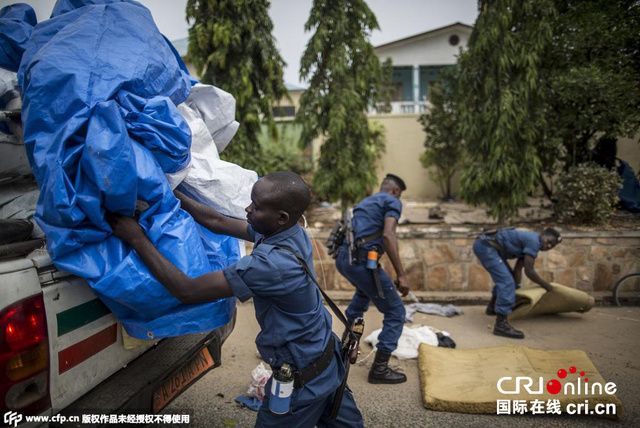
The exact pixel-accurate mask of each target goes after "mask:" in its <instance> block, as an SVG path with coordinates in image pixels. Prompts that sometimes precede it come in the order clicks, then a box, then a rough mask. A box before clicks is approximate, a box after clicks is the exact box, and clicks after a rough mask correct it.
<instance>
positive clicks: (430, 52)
mask: <svg viewBox="0 0 640 428" xmlns="http://www.w3.org/2000/svg"><path fill="white" fill-rule="evenodd" d="M472 29H473V27H472V26H470V25H467V24H462V23H460V22H456V23H455V24H451V25H447V26H445V27H441V28H436V29H435V30H430V31H425V32H424V33H420V34H416V35H413V36H409V37H405V38H403V39H400V40H395V41H393V42H389V43H385V44H384V45H380V46H377V47H376V49H375V51H376V54H377V55H378V57H379V58H380V61H385V60H387V59H388V58H390V59H391V61H392V62H393V86H394V89H393V93H392V104H391V107H392V111H391V112H392V113H395V114H411V113H424V111H425V110H426V106H427V103H428V101H429V96H430V88H431V87H432V85H433V83H434V82H435V81H437V80H438V78H439V77H438V76H439V74H440V72H441V71H442V70H443V69H445V68H448V67H452V66H453V65H454V64H455V63H456V55H457V54H458V53H459V51H460V48H465V47H466V46H467V41H468V39H469V35H470V34H471V30H472Z"/></svg>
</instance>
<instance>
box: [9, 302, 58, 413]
mask: <svg viewBox="0 0 640 428" xmlns="http://www.w3.org/2000/svg"><path fill="white" fill-rule="evenodd" d="M48 407H50V403H49V341H48V335H47V317H46V314H45V311H44V300H43V298H42V295H41V294H40V295H37V296H33V297H28V298H26V299H23V300H21V301H19V302H17V303H14V304H13V305H11V306H9V307H7V308H5V309H4V310H3V311H2V312H0V408H6V409H10V410H21V411H22V412H24V413H31V411H34V412H38V411H41V410H43V409H46V408H48Z"/></svg>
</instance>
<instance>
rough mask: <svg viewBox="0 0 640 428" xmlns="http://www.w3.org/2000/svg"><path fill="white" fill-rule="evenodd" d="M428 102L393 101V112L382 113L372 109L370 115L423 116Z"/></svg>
mask: <svg viewBox="0 0 640 428" xmlns="http://www.w3.org/2000/svg"><path fill="white" fill-rule="evenodd" d="M428 105H429V102H427V101H393V102H392V103H391V111H390V112H388V113H381V112H378V111H377V110H375V109H370V110H369V114H371V115H376V114H422V113H424V112H426V111H427V106H428Z"/></svg>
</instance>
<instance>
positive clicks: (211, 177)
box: [167, 84, 258, 219]
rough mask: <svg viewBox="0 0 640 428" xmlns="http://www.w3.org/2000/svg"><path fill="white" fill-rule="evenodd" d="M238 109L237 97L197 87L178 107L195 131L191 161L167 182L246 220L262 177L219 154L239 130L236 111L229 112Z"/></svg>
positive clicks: (204, 87) (220, 91) (192, 130)
mask: <svg viewBox="0 0 640 428" xmlns="http://www.w3.org/2000/svg"><path fill="white" fill-rule="evenodd" d="M196 88H197V89H196ZM207 97H209V98H207ZM210 104H211V105H210ZM218 104H219V105H218ZM234 108H235V100H233V97H231V95H229V94H228V93H226V92H224V91H222V90H221V89H218V88H215V87H213V86H209V85H201V84H199V85H196V86H194V87H193V90H192V93H191V95H190V96H189V98H188V99H187V100H186V101H185V102H184V103H182V104H180V105H179V106H178V111H179V112H180V114H182V117H184V119H185V121H186V122H187V123H188V124H189V128H191V139H192V141H191V162H190V164H189V165H188V166H187V167H186V168H184V169H183V170H181V171H178V172H176V173H173V174H167V180H168V181H169V184H170V185H171V187H172V188H175V187H177V186H178V185H180V190H181V191H182V192H184V193H185V194H186V195H187V196H189V197H191V198H193V199H195V200H196V201H198V202H201V203H203V204H205V205H208V206H210V207H212V208H214V209H215V210H217V211H219V212H221V213H222V214H225V215H228V216H231V217H235V218H240V219H243V218H245V216H246V214H245V211H244V209H245V208H246V207H247V206H248V205H249V204H250V203H251V188H252V187H253V184H254V183H255V182H256V181H257V180H258V174H256V172H255V171H250V170H247V169H244V168H242V167H240V166H238V165H236V164H233V163H229V162H225V161H223V160H221V159H220V155H219V150H220V147H222V148H224V147H226V146H227V144H228V141H227V140H225V139H226V138H229V139H230V138H231V137H233V134H235V132H236V130H237V126H236V125H234V123H236V124H237V122H235V121H233V111H231V112H230V111H228V109H234ZM210 115H217V116H215V117H212V116H210ZM212 131H213V133H212ZM231 131H233V132H232V133H231ZM229 133H231V134H230V135H229ZM213 135H217V136H218V139H217V140H216V139H215V137H214V136H213ZM220 138H222V143H220V141H221V140H220ZM256 144H258V143H257V142H256Z"/></svg>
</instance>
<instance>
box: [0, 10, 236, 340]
mask: <svg viewBox="0 0 640 428" xmlns="http://www.w3.org/2000/svg"><path fill="white" fill-rule="evenodd" d="M10 8H12V9H6V8H5V9H3V11H2V12H0V33H2V36H1V37H2V41H3V49H2V52H1V53H0V54H1V55H0V66H2V67H3V68H9V66H11V65H12V64H13V65H17V64H19V70H18V80H19V84H20V92H21V95H22V99H23V110H22V118H23V125H24V141H25V146H26V149H27V155H28V157H29V161H30V163H31V167H32V169H33V172H34V175H35V177H36V179H37V181H38V185H39V186H40V190H41V192H40V199H39V201H38V206H37V211H36V220H37V221H38V223H39V224H40V226H41V227H42V229H43V230H44V232H45V234H46V236H47V248H48V250H49V253H50V254H51V257H52V259H53V261H54V263H55V264H56V266H57V267H58V268H60V269H64V270H66V271H69V272H72V273H74V274H76V275H79V276H81V277H83V278H85V279H86V280H87V281H88V282H89V284H90V285H91V287H92V288H93V289H94V290H95V292H96V293H97V295H98V296H99V297H100V298H101V299H102V300H103V302H104V303H105V304H106V305H107V306H108V307H109V308H110V309H111V310H112V311H113V312H114V313H115V314H116V316H117V317H118V319H119V320H120V321H121V322H122V323H123V324H124V326H125V328H126V330H127V332H128V333H129V334H130V335H131V336H133V337H136V338H150V337H153V338H158V337H167V336H176V335H181V334H186V333H195V332H202V331H207V330H212V329H214V328H217V327H219V326H221V325H223V324H226V323H227V322H228V321H229V320H230V319H231V316H232V315H233V311H234V308H235V299H233V298H232V299H222V300H219V301H216V302H212V303H207V304H198V305H183V304H181V303H180V302H179V301H178V300H177V299H175V298H174V297H173V296H172V295H171V294H170V293H169V292H168V291H167V290H166V289H165V288H164V287H163V286H162V285H161V284H160V283H159V282H158V281H157V280H156V279H155V278H154V277H153V276H152V275H151V273H150V272H149V271H148V269H147V268H146V266H145V265H144V263H143V262H142V260H141V259H140V257H139V256H138V255H137V254H136V253H135V252H134V251H132V249H131V248H130V247H129V246H127V245H125V244H123V242H122V241H120V240H119V239H118V238H116V237H115V236H113V235H112V232H111V228H110V226H109V224H108V223H107V222H106V220H105V210H109V211H113V212H117V213H121V214H124V215H129V216H131V215H133V214H134V211H135V210H136V207H138V208H140V207H144V208H146V207H147V206H148V208H146V209H145V210H144V211H143V212H142V213H141V215H140V224H141V226H142V227H143V228H144V229H145V231H146V233H147V236H148V237H149V239H150V240H151V241H152V242H153V243H154V244H155V245H156V246H157V247H158V249H159V251H160V252H161V253H162V254H164V255H165V256H166V257H167V258H168V259H169V260H170V261H172V262H173V263H174V264H175V265H176V266H177V267H178V268H180V269H181V270H182V271H183V272H185V273H186V274H187V275H189V276H191V277H194V276H198V275H202V274H204V273H207V272H211V271H214V270H219V269H221V268H223V267H225V266H228V265H230V264H232V263H235V262H236V261H237V260H238V259H239V258H240V252H239V245H238V241H237V240H236V239H235V238H230V237H226V236H220V235H215V234H213V233H211V232H209V231H207V230H204V229H203V228H201V227H200V226H199V225H197V224H196V223H195V222H194V220H193V219H192V218H191V217H190V216H189V215H188V214H187V213H186V212H185V211H183V210H182V209H180V205H179V202H178V200H177V199H176V198H175V197H174V196H173V194H172V192H171V188H170V187H169V185H168V183H167V180H166V179H165V175H164V174H165V173H172V172H175V171H178V170H180V169H182V168H184V167H185V166H186V165H188V163H189V159H190V155H189V149H190V146H191V131H190V129H189V127H188V125H187V124H186V122H185V121H184V119H183V118H182V116H181V115H180V113H179V112H178V110H177V108H176V105H178V104H179V103H181V102H183V101H184V100H185V99H186V98H187V97H188V96H189V93H190V90H191V79H190V77H189V76H188V75H187V74H186V73H185V72H184V71H183V70H182V69H181V66H184V65H183V64H181V61H180V59H179V57H177V56H176V55H175V54H174V51H173V50H172V48H171V46H170V44H169V43H168V42H167V41H166V39H165V38H164V37H163V36H162V35H161V34H160V32H159V31H158V29H157V27H156V26H155V23H154V22H153V19H152V17H151V13H150V12H149V10H147V9H146V8H145V7H144V6H142V5H140V4H139V3H137V2H134V1H113V0H112V1H109V0H102V1H100V0H61V1H58V2H57V4H56V6H55V8H54V10H53V13H52V16H51V19H49V20H47V21H43V22H42V23H40V24H37V25H36V24H35V18H34V17H35V15H33V11H32V10H30V8H29V7H28V6H24V5H21V6H19V7H18V6H13V7H10ZM7 16H8V17H9V18H7ZM7 42H10V43H12V45H11V46H7V47H4V44H5V43H7ZM185 70H186V69H185Z"/></svg>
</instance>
